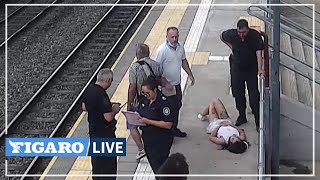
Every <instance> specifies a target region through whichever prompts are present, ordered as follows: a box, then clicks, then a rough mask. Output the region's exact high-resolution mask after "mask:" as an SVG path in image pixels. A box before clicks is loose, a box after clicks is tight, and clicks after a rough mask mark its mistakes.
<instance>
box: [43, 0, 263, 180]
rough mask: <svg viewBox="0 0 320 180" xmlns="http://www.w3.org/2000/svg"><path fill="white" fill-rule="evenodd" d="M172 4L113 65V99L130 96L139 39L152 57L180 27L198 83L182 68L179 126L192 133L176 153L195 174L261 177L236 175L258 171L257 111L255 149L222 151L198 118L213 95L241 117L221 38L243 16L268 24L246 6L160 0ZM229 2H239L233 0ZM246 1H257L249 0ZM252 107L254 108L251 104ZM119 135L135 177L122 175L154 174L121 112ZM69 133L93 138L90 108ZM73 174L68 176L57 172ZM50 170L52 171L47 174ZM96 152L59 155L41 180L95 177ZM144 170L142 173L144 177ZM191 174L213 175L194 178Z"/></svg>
mask: <svg viewBox="0 0 320 180" xmlns="http://www.w3.org/2000/svg"><path fill="white" fill-rule="evenodd" d="M157 3H160V4H168V5H167V6H154V7H153V8H152V9H151V11H150V12H149V13H148V15H147V16H146V17H145V19H144V21H143V23H142V24H141V25H140V27H139V28H138V30H137V32H136V33H135V34H134V36H132V38H131V39H130V41H129V43H128V44H127V46H126V47H125V49H124V50H123V52H122V53H121V54H120V56H119V58H118V60H117V62H116V63H115V64H114V65H113V67H112V69H113V71H114V81H113V84H112V86H111V88H110V89H108V94H109V96H110V97H111V101H115V102H120V103H121V104H123V103H125V102H126V101H127V89H128V85H129V80H128V74H129V73H128V70H129V66H130V65H131V63H132V62H134V61H135V44H137V43H141V42H144V43H146V44H148V45H149V47H150V51H151V54H152V55H151V57H154V55H155V51H156V49H157V47H158V46H159V45H160V44H162V43H163V42H165V34H166V29H167V27H170V26H176V27H178V28H179V31H180V39H179V40H180V41H181V42H182V43H184V46H185V50H186V54H187V59H188V61H189V64H190V66H191V69H192V71H193V73H194V76H195V79H196V83H195V85H194V86H190V85H189V83H188V81H187V76H186V73H185V72H183V73H182V88H183V92H184V95H183V106H182V109H181V113H180V119H179V128H180V129H181V130H183V131H186V132H187V133H188V136H187V137H186V138H175V140H174V143H173V147H172V149H171V153H174V152H180V153H183V154H184V155H185V156H186V158H187V161H188V163H189V171H190V174H191V175H194V176H196V175H202V176H203V175H217V176H220V177H215V178H214V179H220V178H222V177H223V176H224V175H225V174H229V175H231V176H232V175H233V177H228V178H227V179H239V178H241V179H248V180H249V179H256V177H236V176H237V174H247V175H248V174H249V175H255V174H257V163H258V133H257V132H256V130H255V125H254V120H253V116H252V114H250V112H249V110H248V120H249V122H248V123H247V124H244V125H243V126H241V127H242V128H244V129H245V131H246V134H247V137H248V141H249V142H250V143H251V146H250V148H249V149H248V151H247V152H245V153H244V154H240V155H236V154H231V153H229V152H228V151H225V150H224V151H219V150H216V147H215V145H214V144H213V143H211V142H210V141H209V140H208V135H207V134H206V131H205V128H206V126H207V125H208V122H202V121H199V120H198V119H197V115H198V113H199V112H200V111H201V110H202V108H203V107H204V106H205V105H206V104H207V103H208V102H209V100H210V99H212V98H220V99H221V100H222V101H223V103H224V104H225V106H226V108H227V110H228V113H229V115H230V116H231V118H232V119H233V120H235V119H236V118H237V111H236V108H235V104H234V99H233V97H232V95H231V94H230V88H229V83H230V82H229V62H228V56H229V54H230V50H229V48H228V47H227V46H226V45H224V44H223V43H222V42H221V41H220V33H221V32H222V31H223V30H226V29H229V28H234V27H235V26H236V22H237V21H238V20H239V18H240V17H241V18H247V19H249V23H250V24H251V25H253V26H257V27H260V28H263V24H261V23H260V22H259V21H255V19H252V18H251V17H249V16H248V14H247V11H246V9H247V7H244V6H237V7H236V6H233V7H231V6H229V7H227V6H211V7H210V6H199V7H198V6H173V5H170V4H189V3H190V4H192V3H199V1H196V0H158V1H157ZM201 3H202V4H219V3H220V4H222V3H225V1H223V0H202V1H201ZM228 3H230V4H232V3H238V1H237V0H230V1H228ZM241 3H256V1H254V0H246V2H241ZM248 109H249V108H248ZM117 120H118V123H117V131H116V135H117V137H125V138H127V156H125V157H120V158H118V174H119V175H130V177H122V176H120V177H118V178H117V179H119V180H129V179H134V180H142V179H143V180H144V179H146V180H147V179H152V180H153V179H154V176H153V173H152V170H151V168H150V166H149V164H148V161H147V159H146V158H143V159H141V160H140V161H139V162H137V161H136V160H135V155H136V153H137V147H136V145H135V144H134V142H133V140H132V138H131V137H130V136H129V132H128V131H127V130H126V120H125V118H124V116H123V115H122V114H121V113H119V115H118V116H117ZM68 137H88V123H87V115H86V113H82V114H81V116H80V117H79V118H78V120H77V122H76V123H75V125H74V126H73V128H72V129H71V131H70V132H69V134H68ZM55 174H57V175H58V174H59V175H63V174H67V175H68V177H61V176H59V177H58V176H54V175H55ZM46 175H50V177H49V176H46ZM90 175H91V163H90V157H54V158H53V159H52V160H51V162H50V164H49V165H48V167H47V168H46V170H45V172H44V173H43V176H42V177H41V178H40V179H41V180H43V179H45V180H53V179H54V180H60V179H61V180H62V179H67V180H71V179H83V180H84V179H86V180H87V179H92V177H90ZM141 175H142V176H141ZM188 179H201V180H202V179H203V180H205V179H213V177H189V178H188Z"/></svg>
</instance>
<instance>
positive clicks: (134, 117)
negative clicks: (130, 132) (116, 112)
mask: <svg viewBox="0 0 320 180" xmlns="http://www.w3.org/2000/svg"><path fill="white" fill-rule="evenodd" d="M121 112H122V113H123V115H124V116H125V117H126V119H127V121H128V123H129V124H132V125H136V126H145V124H143V123H140V122H139V119H140V118H141V116H140V114H139V113H138V112H133V111H124V110H123V111H121Z"/></svg>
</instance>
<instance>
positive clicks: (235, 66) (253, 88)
mask: <svg viewBox="0 0 320 180" xmlns="http://www.w3.org/2000/svg"><path fill="white" fill-rule="evenodd" d="M221 40H222V41H223V42H224V43H226V44H227V45H228V46H229V47H230V48H231V49H232V56H230V57H231V60H232V61H231V62H230V69H231V89H232V94H233V96H234V98H235V102H236V107H237V110H238V111H239V116H238V119H237V122H236V124H235V125H236V126H240V125H242V124H244V123H246V122H247V118H246V97H245V83H246V84H247V88H248V92H249V103H250V107H251V109H252V113H253V115H254V117H255V123H256V128H257V129H258V127H259V100H260V95H259V91H258V78H257V75H259V76H260V75H261V74H264V72H263V70H262V50H263V48H264V45H263V40H262V38H261V35H260V33H259V32H258V31H256V30H254V29H251V28H249V26H248V21H246V20H245V19H240V20H239V21H238V23H237V29H229V30H227V31H224V32H223V33H222V35H221Z"/></svg>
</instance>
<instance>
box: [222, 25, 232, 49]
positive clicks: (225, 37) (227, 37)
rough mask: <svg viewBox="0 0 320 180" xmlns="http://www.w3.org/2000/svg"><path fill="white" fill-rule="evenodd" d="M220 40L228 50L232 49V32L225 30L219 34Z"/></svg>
mask: <svg viewBox="0 0 320 180" xmlns="http://www.w3.org/2000/svg"><path fill="white" fill-rule="evenodd" d="M220 39H221V41H222V42H224V43H225V44H226V45H227V46H228V47H229V48H230V49H232V30H231V29H230V30H226V31H224V32H222V33H221V35H220Z"/></svg>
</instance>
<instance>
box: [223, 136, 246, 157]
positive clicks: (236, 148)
mask: <svg viewBox="0 0 320 180" xmlns="http://www.w3.org/2000/svg"><path fill="white" fill-rule="evenodd" d="M225 148H226V149H227V150H228V151H230V152H232V153H235V154H240V153H244V152H245V151H246V150H247V149H248V142H247V141H243V140H241V141H240V142H239V141H237V142H235V143H231V141H230V138H229V140H228V144H227V145H226V146H225Z"/></svg>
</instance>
